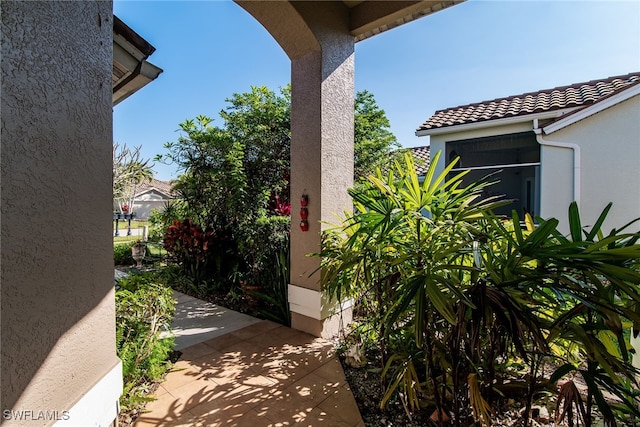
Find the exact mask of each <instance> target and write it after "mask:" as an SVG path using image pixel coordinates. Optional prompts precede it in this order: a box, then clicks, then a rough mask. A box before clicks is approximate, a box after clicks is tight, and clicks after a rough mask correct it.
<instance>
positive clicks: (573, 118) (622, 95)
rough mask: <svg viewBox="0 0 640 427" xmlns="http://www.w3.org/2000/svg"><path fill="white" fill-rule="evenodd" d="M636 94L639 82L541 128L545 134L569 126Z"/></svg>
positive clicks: (639, 90)
mask: <svg viewBox="0 0 640 427" xmlns="http://www.w3.org/2000/svg"><path fill="white" fill-rule="evenodd" d="M636 95H640V84H635V85H634V86H631V87H630V88H627V89H625V90H623V91H622V92H618V93H616V94H615V95H611V96H608V97H606V98H604V99H602V100H600V101H598V102H596V103H595V104H591V105H590V106H588V107H584V108H582V110H580V111H576V112H575V113H573V114H571V115H569V116H567V117H565V118H562V119H559V120H557V121H555V122H553V123H550V124H549V125H548V126H544V127H543V128H542V130H543V132H544V133H545V135H549V134H551V133H553V132H556V131H558V130H560V129H564V128H566V127H567V126H571V125H572V124H574V123H576V122H578V121H580V120H583V119H586V118H587V117H589V116H592V115H594V114H596V113H599V112H600V111H603V110H605V109H607V108H610V107H613V106H614V105H616V104H619V103H620V102H623V101H626V100H627V99H630V98H632V97H634V96H636Z"/></svg>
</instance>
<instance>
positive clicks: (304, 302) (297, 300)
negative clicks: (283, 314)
mask: <svg viewBox="0 0 640 427" xmlns="http://www.w3.org/2000/svg"><path fill="white" fill-rule="evenodd" d="M352 305H353V300H345V301H342V303H338V302H337V301H335V300H330V299H329V298H328V297H327V296H326V294H325V293H323V292H320V291H314V290H313V289H307V288H302V287H300V286H296V285H289V309H290V310H291V311H292V312H294V313H298V314H302V315H303V316H307V317H311V318H312V319H316V320H324V319H326V318H327V317H330V316H332V315H334V314H336V313H339V312H341V311H344V310H346V309H348V308H350V307H351V306H352Z"/></svg>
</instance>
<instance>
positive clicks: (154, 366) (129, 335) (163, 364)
mask: <svg viewBox="0 0 640 427" xmlns="http://www.w3.org/2000/svg"><path fill="white" fill-rule="evenodd" d="M174 304H175V300H174V299H173V291H172V290H171V288H170V287H169V286H167V285H165V284H163V283H162V281H161V280H159V278H158V276H156V275H154V274H151V273H144V274H138V275H132V276H130V277H127V278H124V279H121V280H120V281H118V284H117V289H116V345H117V354H118V357H119V358H120V360H122V374H123V381H124V390H123V394H122V397H121V398H120V405H121V407H122V410H123V411H125V412H126V411H130V410H132V409H135V408H136V407H138V406H139V405H140V404H141V403H143V402H145V401H148V400H149V399H148V398H145V397H144V395H145V393H146V392H147V391H148V389H149V386H150V385H151V383H153V382H155V381H157V380H159V379H160V378H161V377H162V376H163V375H164V373H165V372H166V371H167V369H168V368H169V367H170V365H171V363H170V361H168V355H169V352H170V351H171V350H172V349H173V337H171V336H170V329H169V325H170V323H171V320H172V319H173V314H174ZM163 332H165V333H166V334H167V337H166V338H161V333H163Z"/></svg>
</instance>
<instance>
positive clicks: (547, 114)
mask: <svg viewBox="0 0 640 427" xmlns="http://www.w3.org/2000/svg"><path fill="white" fill-rule="evenodd" d="M577 108H580V107H574V108H563V109H562V110H554V111H544V112H542V113H534V114H526V115H523V116H514V117H505V118H503V119H493V120H485V121H481V122H474V123H465V124H462V125H455V126H446V127H442V128H435V129H424V130H419V131H416V133H415V134H416V136H427V135H441V134H447V133H454V132H464V131H469V130H475V129H485V128H491V127H499V126H505V125H511V124H516V123H524V122H531V121H533V120H534V119H538V120H544V119H554V118H556V117H561V116H564V115H565V114H568V113H570V112H571V111H573V110H575V109H577Z"/></svg>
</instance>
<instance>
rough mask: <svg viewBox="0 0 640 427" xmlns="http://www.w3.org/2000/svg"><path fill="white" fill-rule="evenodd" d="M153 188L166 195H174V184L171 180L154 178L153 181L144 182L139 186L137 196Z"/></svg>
mask: <svg viewBox="0 0 640 427" xmlns="http://www.w3.org/2000/svg"><path fill="white" fill-rule="evenodd" d="M152 190H156V191H157V192H159V193H162V194H164V195H166V196H167V197H173V196H174V193H173V185H172V184H171V183H170V182H169V181H160V180H159V179H155V178H153V179H152V180H151V181H147V182H144V183H142V184H140V186H139V187H138V192H137V194H136V195H137V196H138V195H140V194H142V193H146V192H149V191H152Z"/></svg>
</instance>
